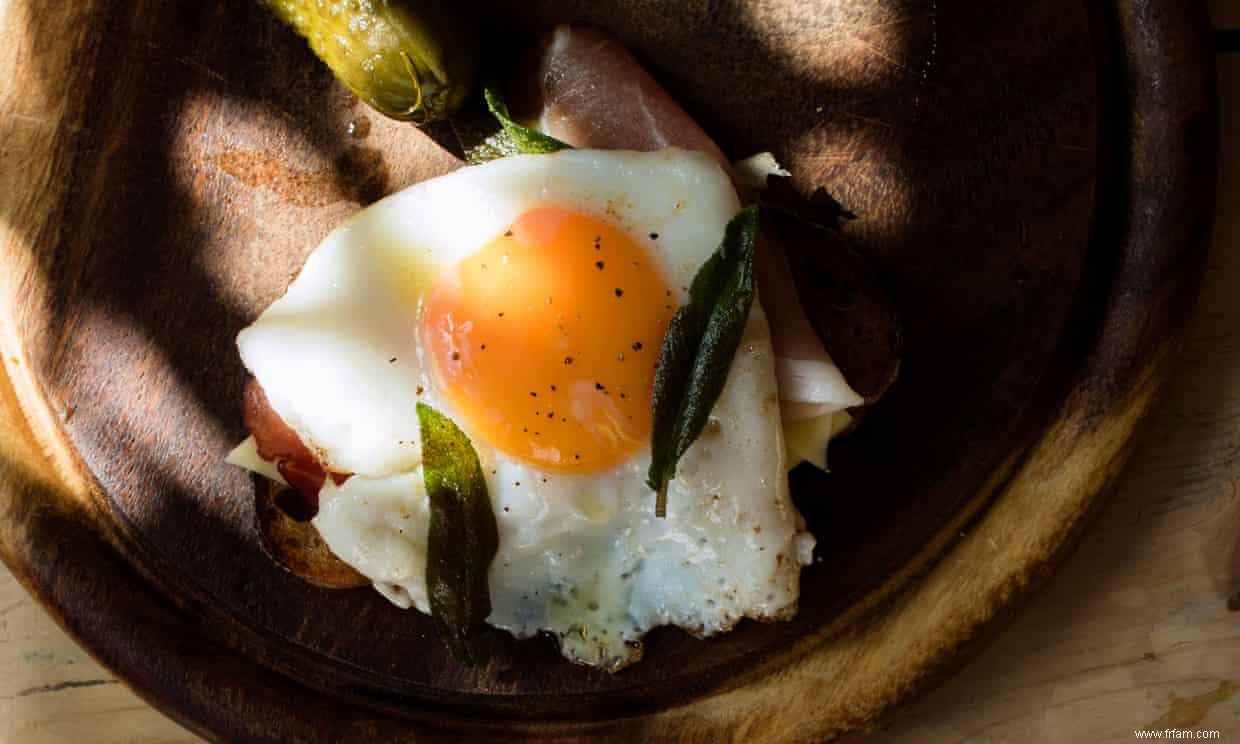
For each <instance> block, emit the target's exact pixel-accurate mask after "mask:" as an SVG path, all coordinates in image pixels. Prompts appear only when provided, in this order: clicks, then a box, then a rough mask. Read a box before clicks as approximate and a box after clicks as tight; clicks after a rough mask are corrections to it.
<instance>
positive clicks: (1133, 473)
mask: <svg viewBox="0 0 1240 744" xmlns="http://www.w3.org/2000/svg"><path fill="white" fill-rule="evenodd" d="M1212 5H1213V8H1212V10H1213V13H1214V21H1215V25H1216V27H1217V28H1220V29H1234V30H1235V31H1234V33H1235V34H1237V35H1235V36H1232V35H1227V33H1226V32H1224V33H1220V35H1219V37H1218V40H1219V48H1220V54H1219V57H1218V62H1219V84H1220V92H1221V108H1222V126H1221V131H1222V132H1223V133H1224V140H1223V142H1222V146H1221V155H1220V157H1221V159H1222V165H1223V167H1222V175H1221V181H1220V192H1219V193H1220V199H1219V207H1218V210H1217V224H1216V233H1215V239H1214V248H1215V250H1214V254H1213V256H1212V258H1211V262H1210V271H1209V274H1208V277H1207V280H1206V287H1205V292H1204V295H1203V297H1202V300H1201V305H1200V308H1199V310H1198V313H1197V318H1196V321H1195V323H1194V324H1193V326H1192V329H1191V332H1190V334H1189V338H1188V339H1187V343H1186V344H1185V346H1184V350H1183V359H1182V360H1181V364H1180V370H1179V374H1178V375H1177V377H1176V378H1175V379H1174V380H1173V382H1172V384H1171V386H1170V388H1169V390H1168V391H1167V393H1166V396H1165V399H1164V400H1163V402H1162V404H1161V406H1160V408H1159V410H1158V412H1157V414H1156V415H1155V417H1154V420H1153V422H1152V424H1151V426H1150V427H1149V429H1148V430H1147V431H1146V432H1145V435H1144V437H1143V442H1142V444H1141V445H1140V446H1139V448H1138V450H1137V453H1136V455H1135V457H1134V458H1133V464H1132V466H1131V467H1130V468H1129V470H1128V473H1127V475H1126V476H1125V478H1124V479H1123V482H1122V484H1121V486H1120V487H1119V489H1118V491H1117V492H1116V493H1115V495H1114V496H1113V500H1112V503H1111V505H1110V506H1109V508H1108V509H1107V510H1106V511H1105V512H1104V513H1103V515H1102V516H1101V517H1100V518H1099V520H1098V523H1097V524H1096V525H1095V526H1094V527H1093V529H1092V530H1091V531H1090V533H1089V534H1088V535H1087V536H1086V538H1085V540H1084V542H1083V543H1082V545H1081V546H1080V549H1079V550H1078V552H1077V554H1076V555H1075V556H1074V557H1073V558H1072V559H1071V561H1070V562H1069V563H1068V565H1067V566H1066V567H1065V568H1064V569H1063V570H1062V571H1061V572H1060V573H1059V575H1058V576H1056V577H1055V579H1054V580H1053V581H1052V582H1051V584H1050V586H1049V587H1048V588H1047V589H1046V590H1045V591H1043V592H1042V593H1041V594H1040V595H1038V596H1037V597H1036V598H1035V599H1033V600H1032V601H1031V602H1030V604H1029V606H1028V608H1027V609H1026V610H1025V612H1024V613H1023V614H1022V615H1021V616H1020V618H1019V619H1018V620H1017V621H1016V622H1015V623H1014V624H1013V625H1012V626H1011V627H1010V628H1009V629H1008V630H1007V631H1006V632H1005V633H1003V634H1002V635H1001V636H1000V637H999V638H998V639H997V640H996V641H995V643H994V644H993V645H991V646H990V647H989V648H987V649H986V650H985V651H983V652H982V653H981V655H980V656H978V657H977V658H976V659H974V660H973V661H972V662H971V663H969V664H968V666H966V667H965V668H964V669H963V670H962V671H961V672H960V673H959V674H958V675H957V676H955V677H954V678H953V679H951V680H950V681H949V682H947V683H946V684H944V685H942V686H941V687H939V688H938V689H936V690H934V691H932V692H931V693H929V694H928V695H926V696H925V697H923V698H921V699H920V700H918V701H917V702H915V703H913V704H912V705H910V706H908V707H907V708H905V709H904V710H902V711H901V712H900V713H899V714H898V715H896V716H895V717H894V718H893V719H892V720H891V721H889V722H888V724H887V725H886V726H885V727H884V728H882V729H881V730H879V731H876V732H874V733H873V734H872V735H871V736H870V737H868V739H865V740H870V741H882V742H910V743H911V742H926V741H930V742H954V741H961V742H1035V741H1047V742H1052V741H1053V742H1078V741H1079V742H1106V741H1116V742H1119V741H1131V740H1133V739H1134V733H1133V732H1134V731H1135V730H1137V729H1158V730H1162V729H1168V728H1178V729H1197V730H1217V731H1220V732H1221V739H1220V740H1221V741H1240V251H1237V250H1236V248H1237V246H1238V245H1240V142H1237V141H1236V139H1235V138H1234V137H1233V138H1231V139H1228V137H1227V135H1228V133H1233V132H1240V0H1215V2H1213V3H1212ZM862 740H863V738H861V737H859V738H858V739H857V741H862ZM63 741H81V742H133V743H139V742H182V741H196V737H194V736H193V735H191V734H189V733H188V732H186V731H185V730H183V729H182V728H180V727H179V726H178V725H177V724H175V723H173V722H171V721H169V720H168V719H166V718H164V717H163V716H162V715H160V714H159V713H158V712H156V711H155V710H153V709H152V708H150V707H149V706H148V705H146V704H145V703H143V702H142V701H141V700H140V699H138V698H137V697H136V696H135V695H134V694H133V693H132V692H130V691H129V690H128V689H127V688H126V687H125V686H124V685H123V684H121V683H119V682H118V681H117V680H116V678H115V677H114V676H113V675H111V674H110V673H108V672H107V671H106V670H104V669H102V668H100V667H99V665H98V664H96V663H95V662H94V661H93V660H91V658H90V657H89V656H87V655H86V654H85V653H84V652H83V651H81V650H80V649H79V648H78V647H77V646H76V645H75V644H74V643H73V642H72V641H71V640H69V638H68V637H66V636H65V634H64V633H63V632H62V631H61V630H60V629H59V628H58V627H56V625H55V624H54V623H53V622H52V621H51V620H50V619H49V618H48V616H47V615H46V613H44V612H43V610H42V609H41V608H40V607H38V606H37V605H36V604H35V603H34V602H33V601H32V600H31V599H30V598H29V597H28V596H27V595H26V593H25V592H24V591H23V590H22V588H21V587H20V586H18V584H17V583H16V581H14V580H13V578H12V577H11V576H10V575H9V573H8V572H7V571H6V570H4V568H3V566H0V744H8V743H9V742H12V743H14V744H17V743H19V742H20V743H21V744H28V743H30V744H33V743H37V742H63Z"/></svg>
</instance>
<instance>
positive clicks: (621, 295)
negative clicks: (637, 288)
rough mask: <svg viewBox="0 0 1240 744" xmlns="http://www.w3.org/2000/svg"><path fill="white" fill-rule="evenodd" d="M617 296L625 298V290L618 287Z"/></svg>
mask: <svg viewBox="0 0 1240 744" xmlns="http://www.w3.org/2000/svg"><path fill="white" fill-rule="evenodd" d="M616 296H617V297H623V296H624V290H623V289H620V288H619V287H616Z"/></svg>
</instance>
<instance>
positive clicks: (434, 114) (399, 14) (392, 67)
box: [259, 0, 479, 125]
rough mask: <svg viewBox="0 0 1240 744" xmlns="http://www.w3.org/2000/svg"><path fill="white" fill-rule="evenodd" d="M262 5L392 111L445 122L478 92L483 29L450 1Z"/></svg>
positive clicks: (277, 1)
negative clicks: (476, 80) (476, 81)
mask: <svg viewBox="0 0 1240 744" xmlns="http://www.w3.org/2000/svg"><path fill="white" fill-rule="evenodd" d="M259 2H260V3H262V4H263V5H265V6H266V7H267V8H269V9H270V10H271V12H272V13H274V14H275V16H276V17H277V18H279V19H280V20H281V21H284V22H285V23H287V24H288V25H289V26H291V27H292V28H293V30H294V31H296V32H297V33H299V34H301V35H302V36H303V37H305V39H306V41H307V42H309V44H310V48H311V49H312V50H314V53H315V54H316V55H318V57H319V59H321V60H323V62H324V63H326V64H327V66H328V67H330V68H331V71H332V72H333V73H334V74H335V75H336V78H337V79H338V80H340V82H342V83H344V84H345V85H347V86H348V87H349V89H350V90H352V91H353V92H354V93H356V94H357V97H358V98H361V99H362V100H363V101H365V102H366V103H368V104H370V105H371V106H372V107H374V108H375V109H376V110H377V111H379V113H381V114H384V115H385V116H390V117H392V118H393V119H400V120H402V121H412V122H415V123H417V124H419V125H421V124H426V123H429V122H432V121H436V120H439V119H443V118H445V117H447V116H448V115H450V114H451V113H452V112H453V111H455V110H456V109H457V108H459V107H460V106H461V104H462V103H464V102H465V100H466V99H467V98H468V96H469V94H470V91H471V90H472V89H473V86H474V77H475V74H476V71H477V67H478V56H479V42H478V38H477V33H476V31H475V29H474V28H473V26H472V25H471V24H470V23H468V22H467V20H466V19H465V18H463V17H462V16H461V14H460V13H459V12H456V11H455V10H454V9H452V8H450V7H449V6H448V3H447V2H445V0H382V2H365V3H358V2H351V3H324V2H321V1H320V0H259Z"/></svg>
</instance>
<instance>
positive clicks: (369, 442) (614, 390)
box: [233, 149, 813, 670]
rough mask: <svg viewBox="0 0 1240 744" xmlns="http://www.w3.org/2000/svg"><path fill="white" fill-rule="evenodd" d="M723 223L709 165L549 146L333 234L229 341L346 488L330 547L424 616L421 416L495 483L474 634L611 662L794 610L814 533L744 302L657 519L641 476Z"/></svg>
mask: <svg viewBox="0 0 1240 744" xmlns="http://www.w3.org/2000/svg"><path fill="white" fill-rule="evenodd" d="M739 209H740V204H739V202H738V199H737V196H736V193H735V191H734V189H733V187H732V184H731V182H730V181H729V178H728V176H727V175H726V174H725V173H724V172H723V170H722V169H721V168H720V167H719V165H717V163H716V162H715V161H714V160H713V159H711V158H710V157H709V156H706V155H703V154H700V153H696V152H689V151H684V150H676V149H669V150H663V151H658V152H628V151H593V150H565V151H561V152H557V153H553V154H547V155H524V156H514V157H509V158H504V159H500V160H495V161H492V162H490V163H486V164H483V165H479V166H473V167H468V168H463V169H461V170H458V171H456V172H454V173H451V174H448V175H445V176H442V177H439V178H436V179H432V180H430V181H426V182H423V183H420V184H417V185H414V186H412V187H410V188H408V189H406V190H404V191H401V192H399V193H397V194H394V195H392V196H390V197H388V198H386V199H384V200H382V201H380V202H378V203H376V204H374V205H373V206H371V207H369V208H367V209H365V210H363V211H362V212H360V213H359V214H358V215H356V216H355V217H353V218H352V219H350V220H349V221H347V222H346V223H344V224H343V225H341V226H340V227H339V228H337V229H336V230H335V231H334V232H332V233H331V234H330V235H329V236H328V237H327V238H326V239H325V240H324V241H323V243H322V244H321V245H320V246H319V247H318V248H317V249H316V250H315V251H314V252H313V253H312V254H311V255H310V257H309V258H308V259H307V261H306V263H305V266H304V268H303V269H302V271H301V272H300V274H299V275H298V276H297V278H296V279H295V280H294V281H293V283H292V284H291V285H290V286H289V288H288V291H287V293H286V294H285V295H284V296H283V297H282V298H280V299H279V300H277V301H276V302H275V303H273V304H272V305H271V306H270V307H269V308H268V309H267V310H266V311H265V312H264V313H263V314H262V315H261V316H260V317H259V318H258V319H257V320H256V321H255V322H254V324H253V325H251V326H249V327H248V328H246V329H245V330H243V331H242V332H241V334H240V335H239V336H238V347H239V349H240V352H241V356H242V359H243V361H244V363H245V365H246V367H247V368H248V369H249V370H250V372H251V373H252V374H253V375H254V376H255V377H256V378H257V380H258V382H259V383H260V384H261V385H262V387H263V388H264V390H265V391H266V394H267V398H268V400H269V401H270V404H271V406H272V408H273V409H274V410H275V412H276V413H277V414H279V416H280V417H281V418H282V419H283V420H284V421H285V422H286V423H287V424H289V426H291V427H292V428H293V430H294V431H296V432H297V434H298V435H299V436H300V437H301V439H302V440H303V441H304V442H305V444H306V445H307V446H308V447H309V448H310V449H311V450H312V451H313V452H314V453H316V454H317V456H318V457H319V459H320V460H321V462H322V464H323V465H324V466H325V468H326V469H327V470H330V471H331V472H335V473H351V474H353V475H352V477H350V478H348V479H347V480H345V481H343V482H342V483H337V482H333V480H332V479H328V481H327V482H326V483H325V484H324V486H323V489H322V491H321V492H320V494H319V503H320V506H319V511H318V514H317V516H316V517H315V518H314V521H313V523H314V525H315V527H316V528H317V529H318V531H319V532H320V534H321V535H322V536H323V538H324V540H325V542H326V543H327V544H328V546H329V547H330V548H331V549H332V551H333V552H335V553H336V554H337V555H338V556H339V557H340V558H342V559H343V560H344V561H345V562H347V563H349V564H350V565H352V566H353V567H354V568H356V569H357V570H358V571H359V572H360V573H361V574H363V575H364V576H366V577H367V578H369V579H370V580H372V581H373V582H374V586H375V588H376V589H377V590H379V591H380V592H382V593H383V594H384V595H385V596H386V597H387V598H388V599H389V600H391V601H392V602H393V603H395V604H396V605H399V606H401V607H415V608H417V609H418V610H420V611H422V612H428V611H429V604H428V600H427V595H426V583H425V569H426V540H427V515H428V508H429V507H428V502H427V497H426V492H425V489H424V486H423V483H422V474H421V471H420V460H421V442H420V439H419V425H418V418H417V416H416V413H415V406H416V404H417V403H418V402H425V403H428V404H430V405H432V406H434V407H436V408H437V409H439V410H440V411H442V412H443V413H444V414H445V415H447V416H449V417H451V418H452V419H453V420H454V421H455V422H456V423H457V425H458V426H460V427H461V429H462V430H464V431H465V433H466V434H467V435H468V436H469V437H470V439H471V441H472V442H473V444H474V447H475V449H476V450H477V452H478V456H479V459H480V461H481V463H482V465H483V469H484V472H485V473H486V474H487V485H488V490H489V493H490V496H491V501H492V505H493V508H494V511H495V516H496V520H497V523H498V526H499V535H500V540H499V552H498V554H497V556H496V558H495V560H494V562H493V564H492V566H491V570H490V576H489V586H490V592H491V599H492V607H493V609H492V612H491V615H490V617H489V618H488V622H489V623H490V624H492V625H494V626H496V627H499V628H502V629H505V630H508V631H510V632H511V633H513V634H514V635H516V636H518V637H527V636H531V635H534V634H537V633H540V632H546V633H549V634H551V635H553V636H555V637H556V638H557V639H558V641H559V644H560V647H561V650H562V651H563V653H564V655H565V656H567V657H568V658H570V659H572V660H574V661H578V662H582V663H586V664H591V665H595V666H600V667H603V668H607V669H613V670H614V669H617V668H619V667H622V666H624V665H625V664H627V663H630V662H632V661H634V660H636V659H637V658H638V657H639V656H640V653H641V639H642V636H643V635H644V634H645V633H646V632H647V631H649V630H650V629H652V628H654V627H656V626H659V625H668V624H670V625H677V626H680V627H682V628H685V629H686V630H689V631H690V632H692V633H695V634H699V635H710V634H712V633H717V632H721V631H725V630H728V629H730V628H731V627H732V626H733V625H735V623H736V622H738V621H739V620H740V619H742V618H746V617H749V618H756V619H780V618H786V617H788V616H790V615H791V614H792V613H793V612H795V608H796V600H797V596H798V592H799V575H800V568H801V566H803V565H805V564H807V563H808V562H809V561H810V558H811V553H812V548H813V538H812V536H810V535H809V534H808V533H807V532H806V531H805V530H804V524H803V520H802V519H801V517H800V515H799V514H798V513H797V511H796V509H795V508H794V507H793V505H792V503H791V500H790V498H789V495H788V486H787V477H786V467H787V463H786V454H785V444H784V441H783V434H782V430H781V427H780V409H779V400H778V391H777V389H776V376H775V360H774V357H773V354H772V350H771V341H770V330H769V328H768V325H767V320H766V316H765V314H764V312H763V310H762V307H761V302H760V298H759V300H758V301H757V302H755V303H754V306H753V309H752V311H751V313H750V317H749V321H748V324H747V326H746V328H745V332H744V337H743V339H742V341H741V344H740V347H739V350H738V352H737V354H736V356H735V358H734V359H733V362H732V365H731V368H730V370H729V374H728V378H727V382H726V384H725V386H724V389H723V392H722V394H721V395H720V397H719V399H718V401H717V402H716V403H715V406H714V408H713V409H712V411H711V416H710V420H709V423H708V425H707V427H706V430H705V431H704V432H703V434H702V435H701V436H700V437H699V438H698V439H697V440H696V441H695V442H694V443H693V445H692V446H691V447H690V448H689V450H688V451H687V452H686V453H685V455H684V457H683V458H682V459H681V461H680V464H679V468H678V471H677V475H676V478H675V479H674V480H673V481H672V482H671V485H670V490H669V494H668V509H667V517H666V518H664V519H660V518H656V517H655V515H654V494H653V493H652V492H651V490H650V488H649V487H648V486H647V485H646V482H645V481H646V471H647V468H648V466H649V462H650V455H649V448H650V427H651V413H650V398H651V390H652V385H653V379H654V370H655V365H656V361H657V359H658V353H659V349H660V347H661V344H662V339H663V335H664V332H665V331H666V328H667V324H668V321H669V320H670V318H671V317H672V314H673V313H674V312H675V309H676V308H677V307H679V306H680V305H681V304H682V303H684V302H685V301H686V300H687V291H688V287H689V285H690V283H691V281H692V279H693V276H694V275H695V273H696V272H697V270H698V268H699V267H700V266H701V265H702V263H703V262H704V261H705V260H706V259H707V258H708V257H709V256H710V255H711V254H712V253H713V252H714V251H715V250H716V248H717V247H718V245H719V242H720V240H721V238H722V236H723V233H724V228H725V226H726V224H727V223H728V221H729V220H730V219H731V218H732V217H733V216H734V215H735V214H736V213H737V211H739ZM242 451H245V452H248V453H249V454H248V455H245V456H243V455H242V454H240V453H241V452H242ZM257 459H258V458H257V457H256V456H255V454H254V451H253V448H252V446H251V447H250V449H248V450H244V448H239V449H238V454H237V455H236V456H235V457H234V458H233V460H234V461H236V462H239V463H240V464H244V465H246V466H247V467H251V468H252V469H255V470H261V469H263V468H264V467H267V466H266V465H265V464H264V463H262V462H261V461H257ZM267 470H268V472H270V468H269V467H267Z"/></svg>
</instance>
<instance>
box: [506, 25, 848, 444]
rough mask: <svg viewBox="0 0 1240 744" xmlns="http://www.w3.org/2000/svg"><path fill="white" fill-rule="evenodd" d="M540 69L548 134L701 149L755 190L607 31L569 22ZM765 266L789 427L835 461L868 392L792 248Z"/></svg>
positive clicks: (768, 251)
mask: <svg viewBox="0 0 1240 744" xmlns="http://www.w3.org/2000/svg"><path fill="white" fill-rule="evenodd" d="M530 67H531V69H530V70H529V71H527V72H525V73H524V74H523V75H522V78H521V79H520V80H517V81H515V83H514V86H513V87H514V91H515V92H516V103H517V108H518V111H519V113H521V114H523V118H524V119H525V120H526V121H529V122H536V124H537V126H538V128H539V129H540V130H542V131H543V132H544V133H546V134H549V135H551V136H552V137H555V138H556V139H559V140H561V141H563V142H565V143H567V144H569V145H572V146H573V147H589V148H596V149H627V150H658V149H661V148H664V147H680V148H684V149H688V150H698V151H700V152H705V153H708V154H709V155H711V156H712V157H714V158H715V159H716V160H718V161H719V164H720V165H721V166H722V167H723V169H724V170H725V171H727V172H728V174H729V175H731V176H732V178H733V182H734V183H737V184H738V190H740V191H742V192H743V191H744V190H745V188H744V183H745V182H748V181H749V180H750V179H749V178H744V179H738V178H737V173H736V170H735V169H734V168H733V166H732V164H731V163H730V162H729V161H728V159H727V158H726V157H725V156H724V154H723V151H722V150H720V149H719V146H718V145H716V144H715V142H714V141H713V140H712V139H711V138H710V137H709V136H708V135H707V134H706V132H705V131H703V130H702V128H701V127H700V126H698V125H697V123H696V122H695V121H693V119H692V118H691V117H690V116H689V114H688V113H686V112H685V110H684V109H682V108H681V107H680V105H679V104H677V103H676V102H675V101H674V100H672V97H671V96H670V95H668V93H667V92H666V91H665V90H663V88H662V87H661V86H660V85H659V84H658V83H657V82H656V81H655V79H654V78H653V77H651V75H650V73H648V72H647V71H646V70H645V69H644V68H643V67H642V66H641V64H639V63H638V62H637V60H636V59H634V58H633V55H631V54H630V53H629V51H628V50H627V49H625V47H624V45H622V44H621V43H620V42H619V41H617V40H616V39H614V38H613V37H611V36H610V35H608V34H606V33H605V32H603V31H600V30H598V29H596V28H593V27H590V26H581V25H571V26H569V25H565V26H559V27H557V28H556V29H555V30H554V31H553V32H552V33H551V34H549V35H548V36H547V37H546V38H545V39H543V41H542V43H541V44H540V46H539V48H538V57H537V60H536V63H535V64H533V65H531V66H530ZM771 163H772V164H773V163H774V161H773V160H771ZM741 196H742V200H744V197H745V196H747V194H745V193H742V194H741ZM757 269H758V291H759V297H760V299H761V301H762V305H763V307H764V309H765V310H766V313H767V317H768V318H769V319H770V324H771V339H772V342H773V345H774V349H775V356H776V367H775V371H776V375H777V378H778V383H779V395H780V410H781V415H782V417H783V419H784V421H785V423H786V424H788V423H793V422H807V424H806V425H802V426H799V427H793V428H792V429H790V432H789V434H790V439H791V438H792V436H793V434H792V432H793V431H796V432H814V434H813V435H811V436H812V438H813V439H814V440H817V441H808V442H805V441H798V442H790V444H793V445H795V446H792V447H790V450H792V451H793V452H794V454H798V455H802V456H804V457H805V459H808V460H810V461H811V462H814V463H815V464H817V465H819V466H820V467H825V464H826V463H825V450H826V441H827V439H829V438H830V436H832V435H833V434H834V433H835V432H837V431H839V427H837V426H832V425H831V424H830V418H831V417H834V416H835V414H836V413H837V412H840V413H841V415H845V414H842V412H843V411H844V409H847V408H850V407H854V406H859V405H861V404H862V403H863V400H862V397H861V396H860V395H858V394H857V393H856V391H854V390H853V389H852V387H850V386H849V384H848V382H847V381H845V379H844V376H843V374H841V372H840V370H839V368H838V367H837V366H836V365H835V363H834V362H833V361H832V359H831V355H830V354H828V353H827V350H826V348H824V347H823V344H822V340H821V339H820V338H819V336H818V334H817V333H815V331H814V329H813V326H812V325H811V324H810V321H809V318H808V317H806V314H805V310H804V308H803V307H802V306H801V303H800V300H799V299H798V296H797V291H796V285H795V283H794V280H793V276H792V272H791V270H790V269H789V267H788V260H787V256H786V255H785V254H784V250H783V247H782V246H781V245H779V244H778V243H777V242H776V241H773V240H771V239H770V236H766V235H764V236H763V237H762V239H761V243H760V248H759V253H758V267H757ZM811 420H814V421H816V423H817V425H812V424H810V423H809V422H811ZM819 452H822V453H823V454H822V455H821V456H818V453H819Z"/></svg>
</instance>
